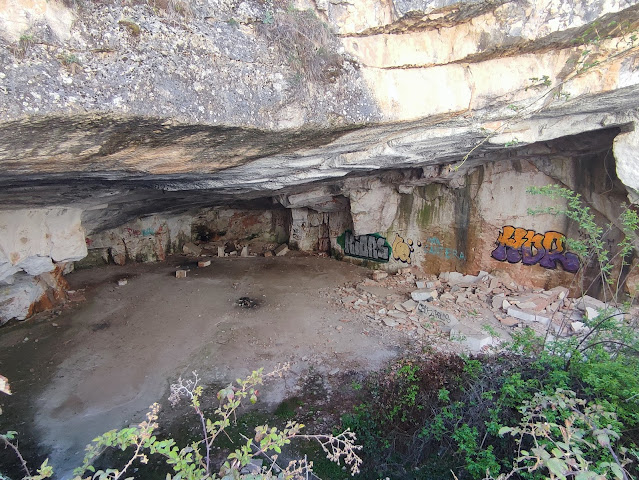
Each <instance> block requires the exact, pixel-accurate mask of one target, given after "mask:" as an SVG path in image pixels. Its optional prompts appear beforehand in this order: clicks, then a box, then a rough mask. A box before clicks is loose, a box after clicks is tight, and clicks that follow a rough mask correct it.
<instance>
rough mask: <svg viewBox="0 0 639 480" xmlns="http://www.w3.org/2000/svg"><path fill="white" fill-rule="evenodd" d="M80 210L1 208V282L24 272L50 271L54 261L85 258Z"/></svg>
mask: <svg viewBox="0 0 639 480" xmlns="http://www.w3.org/2000/svg"><path fill="white" fill-rule="evenodd" d="M81 213H82V212H81V211H80V210H79V209H74V208H50V209H29V210H12V211H7V210H5V211H0V283H2V282H4V283H11V282H12V275H13V274H15V273H16V272H20V271H24V272H26V273H27V274H29V275H31V276H35V275H39V274H41V273H44V272H50V271H52V270H53V269H54V268H55V265H54V263H60V262H69V261H76V260H80V259H81V258H84V257H85V256H86V254H87V247H86V244H85V239H84V229H83V228H82V225H81V222H80V215H81Z"/></svg>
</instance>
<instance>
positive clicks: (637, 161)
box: [613, 119, 639, 203]
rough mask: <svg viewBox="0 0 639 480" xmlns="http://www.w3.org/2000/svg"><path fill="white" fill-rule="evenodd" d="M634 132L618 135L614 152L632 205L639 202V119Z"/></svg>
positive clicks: (635, 122)
mask: <svg viewBox="0 0 639 480" xmlns="http://www.w3.org/2000/svg"><path fill="white" fill-rule="evenodd" d="M632 128H633V130H632V131H630V132H627V133H621V134H619V135H617V137H616V138H615V141H614V144H613V152H614V155H615V160H616V163H617V176H618V177H619V180H621V181H622V182H623V184H624V185H625V186H626V188H627V189H628V198H629V199H630V201H631V202H632V203H638V202H639V168H637V166H639V119H636V120H635V121H634V122H633V123H632Z"/></svg>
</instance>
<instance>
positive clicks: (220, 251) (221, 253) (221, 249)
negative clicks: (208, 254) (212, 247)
mask: <svg viewBox="0 0 639 480" xmlns="http://www.w3.org/2000/svg"><path fill="white" fill-rule="evenodd" d="M217 256H218V257H223V256H224V247H217Z"/></svg>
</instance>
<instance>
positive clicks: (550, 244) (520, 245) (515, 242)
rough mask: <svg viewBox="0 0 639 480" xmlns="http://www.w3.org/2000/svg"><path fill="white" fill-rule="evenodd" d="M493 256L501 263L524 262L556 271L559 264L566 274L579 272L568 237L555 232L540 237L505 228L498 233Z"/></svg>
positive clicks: (530, 232) (521, 229)
mask: <svg viewBox="0 0 639 480" xmlns="http://www.w3.org/2000/svg"><path fill="white" fill-rule="evenodd" d="M491 256H492V257H493V258H494V259H495V260H499V261H500V262H504V261H506V260H507V261H508V262H509V263H519V262H521V263H523V264H524V265H540V266H542V267H544V268H549V269H553V270H554V269H555V268H557V264H560V265H561V266H562V268H563V269H564V270H565V271H567V272H571V273H575V272H577V270H579V257H577V255H575V254H574V253H570V252H567V251H566V236H565V235H564V234H563V233H559V232H553V231H549V232H546V233H544V234H541V233H537V232H535V231H534V230H526V229H525V228H515V227H513V226H511V225H506V226H504V227H503V228H502V229H501V231H500V232H499V236H498V237H497V247H496V248H495V249H494V250H493V251H492V253H491Z"/></svg>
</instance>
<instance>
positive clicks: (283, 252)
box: [275, 243, 288, 257]
mask: <svg viewBox="0 0 639 480" xmlns="http://www.w3.org/2000/svg"><path fill="white" fill-rule="evenodd" d="M287 253H288V245H286V244H285V243H283V244H281V245H280V246H279V247H277V248H276V249H275V255H277V256H278V257H281V256H284V255H286V254H287Z"/></svg>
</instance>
